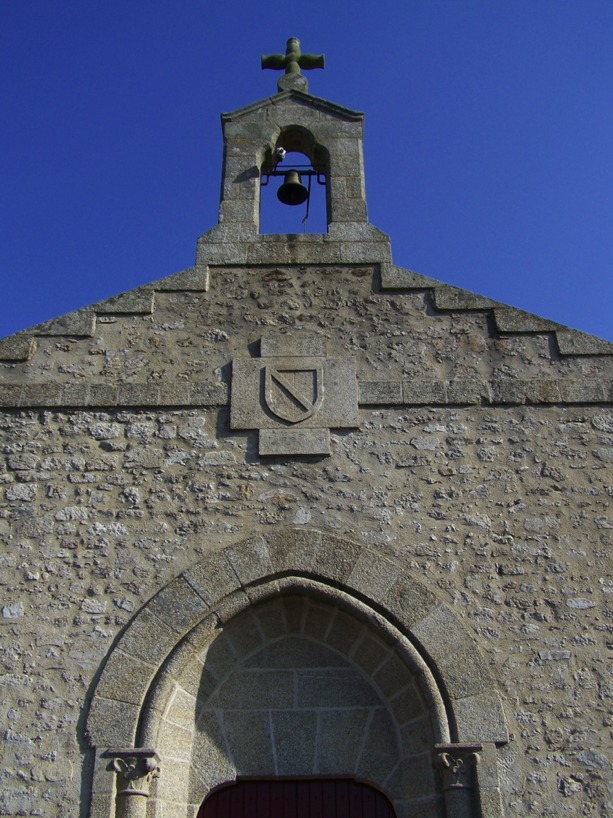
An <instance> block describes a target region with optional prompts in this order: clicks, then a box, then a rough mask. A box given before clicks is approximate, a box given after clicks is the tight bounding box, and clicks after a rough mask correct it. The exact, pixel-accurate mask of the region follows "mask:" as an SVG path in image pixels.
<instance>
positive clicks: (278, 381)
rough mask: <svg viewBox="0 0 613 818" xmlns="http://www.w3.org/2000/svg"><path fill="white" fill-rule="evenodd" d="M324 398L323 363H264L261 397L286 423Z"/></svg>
mask: <svg viewBox="0 0 613 818" xmlns="http://www.w3.org/2000/svg"><path fill="white" fill-rule="evenodd" d="M323 399H324V382H323V367H321V366H317V367H313V368H308V369H304V368H302V369H301V368H300V367H299V366H297V367H296V369H289V368H288V367H287V366H284V367H283V368H282V369H281V368H277V367H275V366H273V365H272V364H267V365H266V366H265V367H264V400H265V402H266V406H267V407H268V409H270V411H271V412H272V413H273V414H274V415H276V416H277V417H279V418H281V419H282V420H287V421H289V422H290V423H301V422H302V421H303V420H306V419H307V418H310V417H311V416H312V415H314V414H315V412H317V410H318V409H319V408H320V406H321V404H322V401H323Z"/></svg>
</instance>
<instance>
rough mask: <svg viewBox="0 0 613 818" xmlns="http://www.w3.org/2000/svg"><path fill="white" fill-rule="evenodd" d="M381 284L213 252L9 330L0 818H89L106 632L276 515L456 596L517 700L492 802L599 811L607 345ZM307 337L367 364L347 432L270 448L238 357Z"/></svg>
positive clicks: (490, 308)
mask: <svg viewBox="0 0 613 818" xmlns="http://www.w3.org/2000/svg"><path fill="white" fill-rule="evenodd" d="M387 275H388V277H387V280H384V281H381V279H380V273H379V271H378V269H377V268H376V267H373V266H360V265H347V266H321V265H320V266H300V267H287V268H277V267H272V266H269V267H262V268H246V267H245V268H241V267H237V266H233V267H230V268H227V269H224V270H221V269H211V271H210V276H207V277H205V278H199V279H194V278H193V277H190V276H189V275H188V276H187V277H185V276H184V278H183V279H177V280H176V281H175V284H174V285H173V284H172V283H171V284H168V282H169V281H170V279H167V280H166V284H164V285H163V286H159V287H155V286H152V287H150V288H141V289H140V290H138V291H135V292H134V293H132V294H127V295H126V296H124V297H123V301H122V300H121V298H120V299H119V300H113V299H111V300H109V302H105V303H104V304H102V305H94V308H89V309H88V310H85V311H84V312H83V313H81V314H79V315H76V317H75V315H73V317H72V318H71V317H70V316H68V317H67V319H69V320H68V321H67V323H66V322H64V324H62V323H61V322H60V323H59V324H58V323H57V322H56V323H55V324H53V323H51V324H49V325H48V326H41V327H39V328H38V329H37V328H34V330H33V331H30V332H29V333H23V334H18V336H14V337H13V338H12V339H6V340H5V341H3V342H1V343H0V359H1V361H0V367H1V370H0V404H1V405H3V406H4V407H5V409H4V411H3V414H2V415H1V416H0V483H1V485H0V566H1V567H2V571H1V572H0V583H1V585H2V596H1V617H0V628H1V629H2V653H1V663H0V703H1V713H2V721H3V725H4V727H3V738H4V750H3V764H2V772H1V776H2V782H1V787H0V790H1V795H0V815H45V816H51V817H52V818H53V816H56V815H57V816H59V815H62V816H69V818H77V816H80V815H82V814H83V813H82V812H81V811H80V810H81V808H80V806H79V803H80V801H81V800H82V799H83V800H85V801H87V787H88V781H89V778H88V769H87V765H88V764H89V763H90V762H91V759H90V758H89V755H88V754H87V752H86V742H85V740H84V736H83V725H84V719H85V716H86V713H87V698H88V696H90V695H91V693H92V689H93V687H92V686H93V683H94V681H95V678H96V674H97V673H98V672H99V669H100V666H101V664H102V662H103V661H104V658H105V657H106V656H107V654H108V652H109V649H110V647H111V645H112V643H113V640H114V639H115V638H116V637H117V636H118V634H119V633H120V632H121V630H122V628H123V627H124V626H125V625H126V624H127V623H128V622H129V621H130V619H131V617H132V616H133V615H134V614H135V613H136V612H137V611H138V610H139V608H140V607H141V606H142V605H143V604H144V602H145V601H147V600H148V599H150V598H151V597H152V596H153V595H154V594H155V593H156V592H157V591H159V589H160V588H162V587H163V586H164V585H165V584H166V583H168V582H169V581H170V580H172V579H173V578H174V577H176V576H177V575H178V574H179V573H180V572H182V571H184V570H185V569H187V568H188V567H189V566H191V565H193V564H194V563H195V562H197V561H198V560H199V559H200V557H201V556H202V555H203V554H207V553H210V552H212V551H217V550H219V549H221V548H223V547H225V546H227V545H229V544H232V543H236V542H239V541H240V540H242V539H245V538H246V537H249V536H251V535H252V534H254V533H255V534H257V533H258V532H267V531H271V530H274V529H275V528H280V527H288V526H289V527H292V526H293V527H297V528H303V527H305V528H316V529H320V530H322V531H328V532H333V533H335V534H338V535H342V536H346V537H347V538H350V539H352V540H354V541H357V542H360V543H364V544H375V545H377V546H378V547H379V548H381V549H383V551H384V552H385V553H387V554H389V555H390V556H391V557H394V558H395V559H399V560H401V561H402V562H403V564H405V565H406V566H408V567H410V568H411V569H412V570H414V571H415V574H416V576H417V575H418V576H419V578H420V580H421V581H422V582H423V583H425V584H426V585H428V586H429V587H431V588H432V589H433V590H434V591H435V593H437V594H438V595H439V597H440V598H441V600H442V601H444V602H446V603H447V604H449V605H451V606H452V607H453V608H454V610H455V612H456V613H457V614H458V616H459V617H460V618H461V619H462V620H463V622H464V624H465V626H466V628H467V630H468V631H469V632H470V633H471V634H472V635H473V636H474V637H475V639H476V641H477V643H478V645H479V648H480V650H481V652H482V653H483V655H484V657H485V660H486V662H487V663H488V664H489V666H490V669H491V672H492V675H493V677H494V678H495V679H497V680H498V684H499V687H500V690H501V693H502V696H503V700H504V702H505V706H506V709H507V717H508V720H509V729H510V731H511V733H512V734H513V740H512V741H511V742H510V744H509V745H508V747H507V748H505V749H502V750H501V753H502V756H501V757H502V758H503V759H504V764H505V765H506V767H505V768H504V769H503V778H504V781H503V786H504V798H505V804H506V808H507V810H508V811H510V812H512V813H513V814H518V815H529V814H535V815H559V814H561V813H563V812H564V811H566V810H568V809H570V808H572V809H573V810H574V811H575V812H576V814H578V815H589V816H594V815H603V816H604V815H606V814H607V809H609V810H610V802H607V776H608V772H609V771H608V766H607V765H608V761H607V753H608V748H609V747H610V743H611V735H612V733H611V730H612V727H613V716H612V715H611V710H610V704H611V697H612V695H613V687H612V685H611V677H610V675H609V674H610V668H608V667H607V664H606V655H607V649H608V648H610V647H611V638H612V637H611V630H612V627H613V623H612V621H611V616H612V612H613V605H612V604H611V600H612V597H611V594H612V593H613V576H612V572H611V558H610V547H611V544H612V540H613V514H612V513H611V510H610V508H611V495H612V494H613V477H612V473H611V463H612V461H613V410H612V409H611V405H610V402H611V396H612V392H611V389H612V387H611V384H612V383H613V366H612V361H613V358H612V357H611V355H610V349H609V345H607V344H604V342H600V341H598V340H597V339H589V338H588V337H587V336H583V335H581V334H580V333H573V332H572V331H568V330H565V329H564V328H559V327H558V326H557V325H553V324H551V323H550V322H544V321H543V320H542V319H538V318H536V317H527V316H526V315H525V314H523V313H519V312H518V311H513V310H510V309H507V308H502V307H501V306H500V305H496V304H495V303H494V302H489V301H488V300H487V299H481V298H480V297H478V296H474V297H471V296H470V294H466V293H463V292H462V291H458V290H455V289H454V288H445V287H444V286H443V285H440V286H439V285H438V284H437V283H436V282H432V281H431V280H429V279H424V278H423V277H419V276H415V275H414V274H412V273H409V272H408V271H400V270H399V268H395V272H393V274H390V273H389V272H388V274H387ZM186 281H187V283H185V282H186ZM181 282H183V283H181ZM382 285H383V286H382ZM173 287H174V288H173ZM385 287H387V289H385ZM71 321H73V323H72V324H71V323H70V322H71ZM75 322H76V323H75ZM77 330H78V331H77ZM305 330H307V331H309V332H311V333H315V334H318V335H320V336H323V338H324V339H325V341H326V344H327V354H328V355H339V356H344V357H351V358H354V359H355V360H356V367H357V378H358V393H359V427H358V428H355V429H344V430H342V431H341V430H338V429H336V430H335V429H332V430H331V448H330V456H307V457H260V456H259V455H258V453H257V452H258V432H257V430H255V429H254V430H252V431H251V430H247V431H231V429H230V407H229V402H230V396H231V387H232V361H233V360H234V359H235V358H236V357H248V356H250V355H252V356H255V355H257V354H258V344H259V341H260V339H261V338H262V337H263V336H266V335H269V334H270V333H277V334H278V333H281V334H283V333H286V334H287V338H288V339H290V338H296V337H299V335H300V333H301V332H302V331H305ZM586 339H587V340H586ZM84 768H85V769H84ZM82 788H83V790H84V792H82ZM608 798H609V799H610V798H611V794H610V793H609V795H608ZM607 803H609V807H607Z"/></svg>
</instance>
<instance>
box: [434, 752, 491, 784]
mask: <svg viewBox="0 0 613 818" xmlns="http://www.w3.org/2000/svg"><path fill="white" fill-rule="evenodd" d="M481 749H482V747H481V745H480V744H438V745H437V746H436V750H437V753H436V755H435V758H434V764H435V766H436V768H437V769H438V771H439V773H440V775H441V778H442V779H443V790H472V789H474V788H475V768H476V766H477V764H478V763H479V758H480V756H479V753H478V750H481Z"/></svg>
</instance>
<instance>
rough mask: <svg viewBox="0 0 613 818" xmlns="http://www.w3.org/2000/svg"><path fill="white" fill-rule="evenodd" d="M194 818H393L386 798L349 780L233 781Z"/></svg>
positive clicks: (205, 804) (216, 792)
mask: <svg viewBox="0 0 613 818" xmlns="http://www.w3.org/2000/svg"><path fill="white" fill-rule="evenodd" d="M197 818H395V815H394V810H393V807H392V805H391V804H390V802H389V801H388V800H387V798H386V797H385V796H384V795H383V794H382V793H380V792H379V791H378V790H375V789H374V788H373V787H370V786H369V785H368V784H359V783H358V782H356V781H351V780H350V779H342V778H340V779H338V778H337V779H334V778H320V779H294V780H291V779H273V780H267V781H237V782H235V783H232V784H228V785H226V786H223V787H221V789H219V790H216V791H215V792H213V793H211V795H209V796H208V797H207V798H206V800H205V801H204V803H203V804H202V806H201V807H200V809H199V810H198V816H197Z"/></svg>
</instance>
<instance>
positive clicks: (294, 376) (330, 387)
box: [230, 333, 358, 455]
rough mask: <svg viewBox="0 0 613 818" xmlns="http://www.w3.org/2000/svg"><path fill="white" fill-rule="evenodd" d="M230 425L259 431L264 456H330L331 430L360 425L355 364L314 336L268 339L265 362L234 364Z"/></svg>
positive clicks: (244, 360)
mask: <svg viewBox="0 0 613 818" xmlns="http://www.w3.org/2000/svg"><path fill="white" fill-rule="evenodd" d="M230 425H231V428H232V429H259V430H260V431H261V432H262V434H260V446H259V452H260V454H269V455H276V454H296V455H300V454H329V452H330V434H329V430H330V429H331V428H341V429H347V428H353V427H356V426H357V425H358V388H357V379H356V369H355V361H354V360H353V359H352V358H337V357H328V356H327V355H326V348H325V340H324V339H323V338H321V337H320V336H317V335H312V334H310V333H304V334H300V335H298V336H291V337H285V336H278V337H268V336H267V337H265V338H262V339H261V342H260V357H259V358H237V359H235V360H234V362H233V364H232V402H231V414H230ZM264 432H265V434H264Z"/></svg>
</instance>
